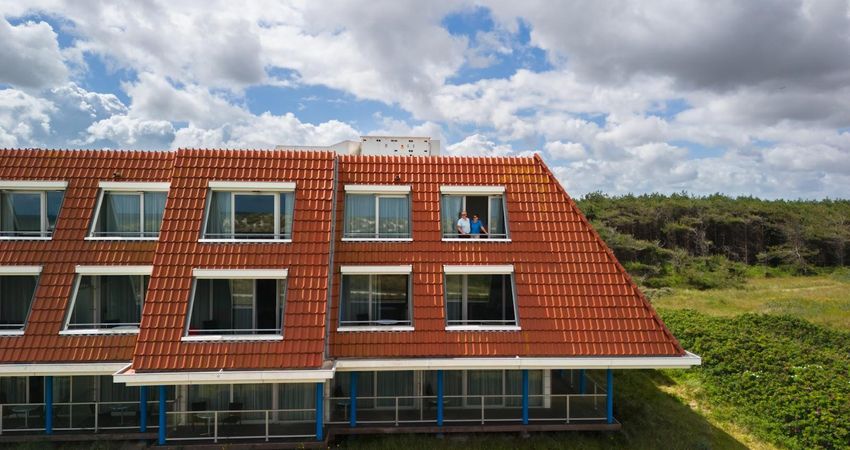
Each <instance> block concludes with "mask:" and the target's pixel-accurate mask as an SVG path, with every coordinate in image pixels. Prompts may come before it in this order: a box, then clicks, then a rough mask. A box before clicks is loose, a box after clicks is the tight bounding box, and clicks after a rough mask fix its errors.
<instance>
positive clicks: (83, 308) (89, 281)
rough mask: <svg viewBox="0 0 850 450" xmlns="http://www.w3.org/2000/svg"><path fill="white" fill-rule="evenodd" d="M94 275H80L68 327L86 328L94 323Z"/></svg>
mask: <svg viewBox="0 0 850 450" xmlns="http://www.w3.org/2000/svg"><path fill="white" fill-rule="evenodd" d="M93 283H94V277H88V276H86V277H80V282H79V287H78V288H77V298H76V299H74V310H73V311H72V312H71V320H70V321H68V328H88V327H90V326H92V324H94V323H95V317H94V312H95V307H94V303H95V301H94V284H93Z"/></svg>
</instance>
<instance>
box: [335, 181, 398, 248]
mask: <svg viewBox="0 0 850 450" xmlns="http://www.w3.org/2000/svg"><path fill="white" fill-rule="evenodd" d="M343 239H345V240H390V241H393V240H396V241H397V240H410V186H373V185H347V186H345V227H344V234H343Z"/></svg>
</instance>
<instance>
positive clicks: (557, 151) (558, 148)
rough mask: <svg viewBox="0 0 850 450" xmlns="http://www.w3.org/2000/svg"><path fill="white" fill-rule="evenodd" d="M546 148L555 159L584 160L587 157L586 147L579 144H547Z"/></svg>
mask: <svg viewBox="0 0 850 450" xmlns="http://www.w3.org/2000/svg"><path fill="white" fill-rule="evenodd" d="M544 148H545V149H546V153H548V154H549V156H551V157H552V158H555V159H582V158H584V157H585V156H587V153H586V152H585V151H584V146H583V145H581V144H579V143H577V142H561V141H555V142H547V143H546V145H545V146H544Z"/></svg>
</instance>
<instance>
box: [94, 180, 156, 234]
mask: <svg viewBox="0 0 850 450" xmlns="http://www.w3.org/2000/svg"><path fill="white" fill-rule="evenodd" d="M100 188H101V192H100V197H99V199H98V203H97V207H96V208H95V219H94V221H93V226H92V229H91V232H90V233H89V237H93V238H114V239H156V238H157V237H159V229H160V227H161V225H162V215H163V212H164V211H165V200H166V197H167V196H168V183H121V182H117V183H115V182H101V183H100Z"/></svg>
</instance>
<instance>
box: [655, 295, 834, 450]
mask: <svg viewBox="0 0 850 450" xmlns="http://www.w3.org/2000/svg"><path fill="white" fill-rule="evenodd" d="M660 312H661V314H662V316H663V318H664V321H665V323H666V324H667V325H668V326H669V327H670V329H671V331H672V332H673V334H675V335H676V336H677V337H678V338H679V340H680V341H681V343H682V345H683V346H684V347H685V348H687V349H688V350H690V351H692V352H694V353H697V354H699V355H700V356H702V358H703V365H702V366H701V367H700V368H698V369H695V370H693V371H691V372H689V373H687V374H686V375H685V376H694V377H697V378H698V379H699V380H700V382H701V383H700V384H702V386H704V388H705V391H706V395H707V396H708V397H709V399H710V400H711V401H712V402H713V403H717V404H719V405H724V406H729V407H731V408H730V409H731V410H733V411H734V417H733V420H735V421H736V422H739V423H741V424H743V425H744V426H746V427H747V428H749V429H750V430H751V431H752V432H753V433H754V434H756V435H759V436H760V437H762V438H765V439H767V440H769V441H772V442H774V443H776V444H778V445H781V446H786V447H789V448H799V449H804V448H806V449H808V448H830V449H832V448H836V449H838V448H850V333H845V332H839V331H832V330H828V329H826V328H823V327H820V326H817V325H813V324H811V323H808V322H806V321H804V320H801V319H796V318H793V317H788V316H768V315H756V314H745V315H742V316H737V317H734V318H728V317H711V316H707V315H704V314H700V313H698V312H696V311H692V310H677V311H671V310H663V311H660Z"/></svg>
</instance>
